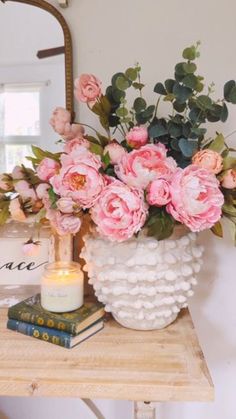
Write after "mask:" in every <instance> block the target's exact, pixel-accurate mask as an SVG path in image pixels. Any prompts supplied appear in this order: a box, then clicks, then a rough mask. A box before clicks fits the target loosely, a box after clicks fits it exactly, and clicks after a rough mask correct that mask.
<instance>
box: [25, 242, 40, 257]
mask: <svg viewBox="0 0 236 419" xmlns="http://www.w3.org/2000/svg"><path fill="white" fill-rule="evenodd" d="M22 250H23V253H24V255H25V256H31V257H32V256H38V254H39V251H40V242H34V241H33V240H31V239H30V240H28V241H27V242H26V243H24V244H23V247H22Z"/></svg>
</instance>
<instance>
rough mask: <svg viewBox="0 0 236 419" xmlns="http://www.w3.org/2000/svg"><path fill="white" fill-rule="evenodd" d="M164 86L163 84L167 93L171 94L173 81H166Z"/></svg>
mask: <svg viewBox="0 0 236 419" xmlns="http://www.w3.org/2000/svg"><path fill="white" fill-rule="evenodd" d="M164 84H165V88H166V90H167V92H168V93H172V92H173V87H174V84H175V80H173V79H167V80H166V81H165V83H164Z"/></svg>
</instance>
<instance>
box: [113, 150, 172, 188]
mask: <svg viewBox="0 0 236 419" xmlns="http://www.w3.org/2000/svg"><path fill="white" fill-rule="evenodd" d="M166 153H167V150H166V147H165V146H164V145H163V144H161V143H158V144H147V145H144V146H142V147H140V148H139V149H138V150H133V151H131V153H126V154H124V156H122V158H121V160H120V161H119V162H118V164H117V165H116V166H115V172H116V175H117V177H118V178H119V179H121V180H122V181H123V182H124V183H126V184H127V185H129V186H134V187H137V188H142V189H145V188H146V187H147V186H148V184H149V183H150V182H151V181H152V180H154V179H160V178H161V179H165V180H169V179H170V178H171V177H172V175H173V173H174V172H175V170H176V167H177V164H176V162H175V160H174V159H173V158H172V157H166Z"/></svg>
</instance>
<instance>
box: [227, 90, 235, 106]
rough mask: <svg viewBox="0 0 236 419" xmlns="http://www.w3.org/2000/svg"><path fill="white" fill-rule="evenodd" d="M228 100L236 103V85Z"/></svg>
mask: <svg viewBox="0 0 236 419" xmlns="http://www.w3.org/2000/svg"><path fill="white" fill-rule="evenodd" d="M228 101H229V102H231V103H233V104H236V86H235V87H233V88H232V89H231V91H230V94H229V98H228Z"/></svg>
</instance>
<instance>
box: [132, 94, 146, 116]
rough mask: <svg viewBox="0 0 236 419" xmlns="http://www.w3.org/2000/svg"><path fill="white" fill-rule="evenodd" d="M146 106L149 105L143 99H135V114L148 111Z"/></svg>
mask: <svg viewBox="0 0 236 419" xmlns="http://www.w3.org/2000/svg"><path fill="white" fill-rule="evenodd" d="M146 106H147V103H146V101H145V100H144V99H143V98H142V97H138V98H137V99H135V101H134V105H133V107H134V110H135V112H137V113H139V112H141V111H143V110H144V109H146Z"/></svg>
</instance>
